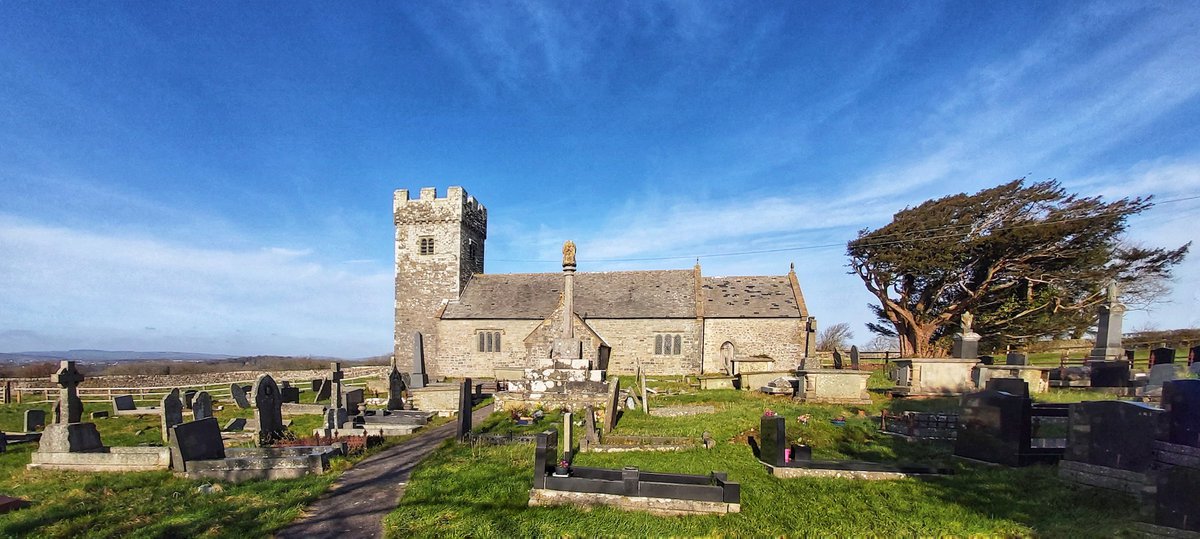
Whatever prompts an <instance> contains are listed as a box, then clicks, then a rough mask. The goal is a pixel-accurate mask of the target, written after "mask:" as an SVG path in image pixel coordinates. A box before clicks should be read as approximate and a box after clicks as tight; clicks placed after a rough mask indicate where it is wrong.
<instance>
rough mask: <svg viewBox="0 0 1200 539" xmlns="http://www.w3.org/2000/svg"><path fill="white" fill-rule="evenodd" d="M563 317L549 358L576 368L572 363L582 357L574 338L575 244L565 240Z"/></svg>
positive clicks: (580, 343)
mask: <svg viewBox="0 0 1200 539" xmlns="http://www.w3.org/2000/svg"><path fill="white" fill-rule="evenodd" d="M562 252H563V265H562V267H563V315H562V329H561V331H560V332H559V336H558V338H556V339H554V347H553V349H552V350H551V353H550V358H551V359H553V360H554V361H555V364H556V367H557V366H558V364H560V363H561V364H564V365H563V367H566V368H578V367H579V366H578V365H573V364H572V363H573V362H578V361H579V360H580V358H581V357H582V355H583V354H582V351H583V343H582V342H580V340H579V339H577V338H575V243H574V242H572V241H571V240H567V241H566V242H564V243H563V249H562Z"/></svg>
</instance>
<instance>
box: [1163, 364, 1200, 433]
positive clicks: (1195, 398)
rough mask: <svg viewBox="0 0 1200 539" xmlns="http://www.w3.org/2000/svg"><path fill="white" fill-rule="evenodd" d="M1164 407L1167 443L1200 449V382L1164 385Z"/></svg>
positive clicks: (1188, 381) (1177, 381)
mask: <svg viewBox="0 0 1200 539" xmlns="http://www.w3.org/2000/svg"><path fill="white" fill-rule="evenodd" d="M1162 407H1163V409H1164V410H1166V411H1167V433H1166V436H1165V439H1166V441H1168V442H1170V443H1173V444H1181V445H1186V446H1191V447H1200V380H1196V379H1187V380H1172V381H1170V382H1166V383H1164V384H1163V395H1162Z"/></svg>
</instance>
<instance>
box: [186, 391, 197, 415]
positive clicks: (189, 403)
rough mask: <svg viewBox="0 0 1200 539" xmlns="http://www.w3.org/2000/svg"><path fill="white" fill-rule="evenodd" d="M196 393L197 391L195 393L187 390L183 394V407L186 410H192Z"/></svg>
mask: <svg viewBox="0 0 1200 539" xmlns="http://www.w3.org/2000/svg"><path fill="white" fill-rule="evenodd" d="M196 393H199V391H197V390H195V389H189V390H187V391H184V392H183V407H184V408H187V409H188V410H191V409H192V405H193V404H194V401H195V399H196Z"/></svg>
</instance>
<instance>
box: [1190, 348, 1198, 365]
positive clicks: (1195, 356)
mask: <svg viewBox="0 0 1200 539" xmlns="http://www.w3.org/2000/svg"><path fill="white" fill-rule="evenodd" d="M1197 361H1200V346H1193V347H1191V348H1189V349H1188V365H1194V364H1195V363H1196V362H1197Z"/></svg>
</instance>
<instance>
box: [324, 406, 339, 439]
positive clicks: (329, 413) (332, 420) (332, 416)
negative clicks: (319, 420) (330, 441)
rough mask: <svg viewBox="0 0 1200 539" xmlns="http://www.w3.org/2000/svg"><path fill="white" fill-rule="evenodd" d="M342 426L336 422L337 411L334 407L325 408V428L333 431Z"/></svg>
mask: <svg viewBox="0 0 1200 539" xmlns="http://www.w3.org/2000/svg"><path fill="white" fill-rule="evenodd" d="M341 427H342V426H341V424H339V423H338V411H337V410H336V409H334V408H326V409H325V430H326V431H330V432H331V431H335V430H337V429H340V428H341ZM327 435H328V434H327Z"/></svg>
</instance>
